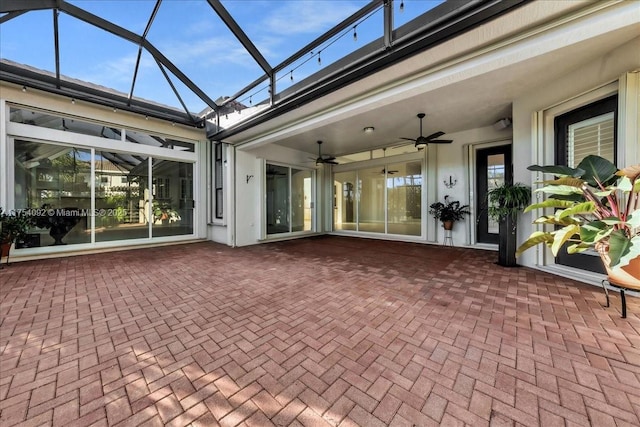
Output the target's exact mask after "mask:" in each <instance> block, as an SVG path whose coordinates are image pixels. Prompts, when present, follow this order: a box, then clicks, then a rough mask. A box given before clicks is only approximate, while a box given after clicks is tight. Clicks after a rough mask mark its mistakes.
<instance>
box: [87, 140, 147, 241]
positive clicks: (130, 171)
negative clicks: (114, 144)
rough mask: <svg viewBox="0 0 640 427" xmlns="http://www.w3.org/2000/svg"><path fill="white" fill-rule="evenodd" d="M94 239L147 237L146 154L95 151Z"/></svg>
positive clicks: (108, 239) (109, 239)
mask: <svg viewBox="0 0 640 427" xmlns="http://www.w3.org/2000/svg"><path fill="white" fill-rule="evenodd" d="M95 173H96V184H95V188H96V190H95V191H96V192H95V194H96V204H95V206H96V218H95V227H96V234H95V235H96V242H104V241H111V240H126V239H143V238H148V237H149V212H148V209H149V185H148V184H149V176H148V175H149V162H148V158H147V157H146V156H141V155H125V154H121V153H111V152H105V151H103V152H96V156H95Z"/></svg>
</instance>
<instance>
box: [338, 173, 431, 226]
mask: <svg viewBox="0 0 640 427" xmlns="http://www.w3.org/2000/svg"><path fill="white" fill-rule="evenodd" d="M333 188H334V197H333V204H334V205H333V228H334V230H336V231H339V230H345V231H359V232H367V233H384V234H396V235H405V236H421V235H422V162H421V161H419V160H418V161H409V162H397V163H389V164H387V165H381V166H376V167H370V168H366V169H359V170H356V171H345V172H336V173H335V174H334V182H333Z"/></svg>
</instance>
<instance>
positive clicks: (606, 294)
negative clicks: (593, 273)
mask: <svg viewBox="0 0 640 427" xmlns="http://www.w3.org/2000/svg"><path fill="white" fill-rule="evenodd" d="M606 283H609V282H607V280H606V279H605V280H603V281H602V289H604V295H605V296H606V297H607V305H605V307H609V291H608V290H607V286H606Z"/></svg>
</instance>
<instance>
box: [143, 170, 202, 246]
mask: <svg viewBox="0 0 640 427" xmlns="http://www.w3.org/2000/svg"><path fill="white" fill-rule="evenodd" d="M151 173H152V179H153V181H152V186H151V187H152V194H153V202H152V205H151V213H150V215H151V220H152V223H153V227H152V228H153V230H152V236H153V237H160V236H176V235H180V234H192V233H193V208H194V202H193V164H192V163H184V162H177V161H172V160H161V159H153V167H152V172H151Z"/></svg>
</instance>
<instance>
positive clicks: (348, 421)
mask: <svg viewBox="0 0 640 427" xmlns="http://www.w3.org/2000/svg"><path fill="white" fill-rule="evenodd" d="M496 258H497V254H496V253H495V252H486V251H479V250H470V249H462V248H445V247H440V246H430V245H420V244H410V243H400V242H385V241H376V240H368V239H354V238H347V237H319V238H308V239H301V240H296V241H289V242H279V243H270V244H266V245H258V246H253V247H248V248H235V249H232V248H228V247H226V246H222V245H218V244H215V243H210V242H207V243H195V244H188V245H177V246H170V247H161V248H153V249H143V250H131V251H122V252H115V253H108V254H99V255H86V256H77V257H68V258H60V259H50V260H42V261H33V262H22V263H16V264H13V265H11V266H10V267H8V268H5V269H4V270H1V271H0V283H1V288H0V289H1V293H0V295H1V302H2V305H1V309H0V314H1V316H2V319H1V326H2V327H1V332H2V333H1V336H0V351H1V357H2V359H1V373H0V410H1V413H0V425H2V426H3V427H7V426H12V425H54V426H55V425H64V426H65V427H67V426H68V427H71V426H90V425H96V426H98V425H123V426H125V425H126V426H134V425H135V426H137V425H176V426H182V425H194V426H216V425H223V426H236V425H242V426H271V425H276V426H300V425H303V426H325V425H326V426H336V425H340V426H353V425H358V426H367V427H369V426H374V427H375V426H383V425H393V426H405V425H406V426H412V425H415V426H430V425H469V426H474V427H475V426H486V425H496V426H497V425H525V426H545V427H548V426H588V425H593V426H614V425H615V426H628V425H640V348H639V347H640V336H639V329H640V318H639V317H638V314H639V313H640V304H639V303H638V301H637V299H635V298H630V299H629V314H628V318H627V319H621V318H620V306H619V297H618V296H617V294H616V295H615V296H613V298H612V306H611V307H609V308H605V307H604V306H603V305H604V294H603V292H602V290H601V289H599V288H597V287H594V286H589V285H584V284H580V283H578V282H574V281H572V280H570V279H565V278H560V277H556V276H552V275H549V274H546V273H543V272H539V271H536V270H532V269H528V268H510V269H509V268H502V267H499V266H497V265H495V264H494V261H495V259H496Z"/></svg>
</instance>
